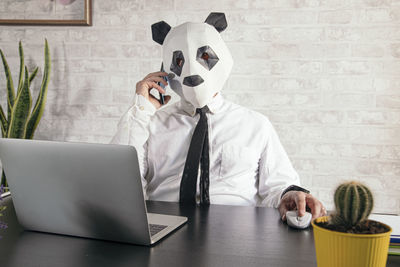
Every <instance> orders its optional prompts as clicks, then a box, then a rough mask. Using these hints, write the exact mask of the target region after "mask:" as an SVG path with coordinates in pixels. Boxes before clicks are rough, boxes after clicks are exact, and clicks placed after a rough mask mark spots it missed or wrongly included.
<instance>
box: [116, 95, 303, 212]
mask: <svg viewBox="0 0 400 267" xmlns="http://www.w3.org/2000/svg"><path fill="white" fill-rule="evenodd" d="M134 102H135V103H134V105H133V106H132V107H130V108H129V110H128V111H127V112H126V113H125V114H124V115H123V116H122V118H121V120H120V122H119V124H118V130H117V132H116V134H115V136H114V137H113V139H112V141H111V143H114V144H125V145H132V146H134V147H135V148H136V150H137V151H138V156H139V165H140V170H141V175H142V182H143V186H144V192H145V196H146V199H149V200H161V201H174V202H178V201H179V189H180V183H181V177H182V173H183V168H184V165H185V161H186V156H187V153H188V150H189V144H190V141H191V138H192V134H193V131H194V129H195V127H196V124H197V122H198V120H199V118H200V116H199V114H196V112H195V108H194V107H193V106H192V105H191V104H190V103H189V102H187V101H185V100H183V99H182V100H181V101H180V102H177V103H174V104H171V105H169V106H166V107H163V108H161V109H159V110H156V108H155V107H154V106H153V105H152V104H151V103H150V101H148V100H147V99H146V98H145V97H144V96H142V95H135V101H134ZM207 106H208V108H209V110H210V112H209V113H207V120H208V137H209V148H210V150H209V155H210V188H209V193H210V203H211V204H229V205H253V206H269V207H278V205H279V202H280V198H281V194H282V192H283V190H284V189H286V188H287V187H288V186H290V185H292V184H295V185H299V177H298V174H297V173H296V171H295V170H294V169H293V167H292V164H291V163H290V160H289V158H288V156H287V154H286V152H285V150H284V149H283V147H282V145H281V143H280V141H279V138H278V136H277V134H276V132H275V129H274V128H273V126H272V125H271V123H270V121H269V120H268V119H267V118H266V117H265V116H264V115H261V114H260V113H258V112H255V111H252V110H249V109H247V108H244V107H241V106H239V105H237V104H234V103H232V102H229V101H227V100H225V99H224V98H223V97H222V95H221V93H218V94H217V96H216V97H214V99H213V101H212V102H211V103H210V104H209V105H207ZM199 176H200V171H199ZM199 180H200V178H198V180H197V184H198V185H199ZM196 195H197V201H199V188H197V194H196Z"/></svg>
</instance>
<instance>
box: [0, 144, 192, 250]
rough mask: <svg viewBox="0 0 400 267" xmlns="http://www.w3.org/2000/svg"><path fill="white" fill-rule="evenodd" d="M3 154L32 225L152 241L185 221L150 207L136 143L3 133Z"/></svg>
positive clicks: (18, 207) (17, 200)
mask: <svg viewBox="0 0 400 267" xmlns="http://www.w3.org/2000/svg"><path fill="white" fill-rule="evenodd" d="M0 159H1V161H2V164H3V167H4V171H5V174H6V177H7V180H8V183H9V186H10V191H11V195H12V199H13V203H14V207H15V211H16V213H17V217H18V221H19V223H20V224H21V225H22V226H23V227H25V228H26V229H29V230H35V231H42V232H49V233H57V234H65V235H72V236H80V237H89V238H97V239H104V240H112V241H119V242H127V243H133V244H140V245H150V244H154V243H155V242H157V241H158V240H160V239H161V238H163V237H164V236H166V235H167V234H169V233H170V232H172V231H173V230H174V229H176V228H178V227H179V226H180V225H182V224H184V223H185V222H186V221H187V218H186V217H180V216H170V215H162V214H154V213H147V209H146V203H145V200H144V196H143V189H142V182H141V178H140V169H139V163H138V156H137V152H136V149H135V148H134V147H132V146H124V145H104V144H87V143H67V142H53V141H37V140H22V139H4V138H0Z"/></svg>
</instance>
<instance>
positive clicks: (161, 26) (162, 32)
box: [151, 21, 171, 45]
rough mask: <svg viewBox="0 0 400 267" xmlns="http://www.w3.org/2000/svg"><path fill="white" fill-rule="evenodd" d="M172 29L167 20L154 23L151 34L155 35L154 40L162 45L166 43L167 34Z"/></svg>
mask: <svg viewBox="0 0 400 267" xmlns="http://www.w3.org/2000/svg"><path fill="white" fill-rule="evenodd" d="M170 30H171V26H169V25H168V23H166V22H165V21H159V22H157V23H154V24H153V25H151V34H152V36H153V40H154V41H156V42H157V43H159V44H160V45H162V44H163V43H164V39H165V36H167V34H168V32H169V31H170Z"/></svg>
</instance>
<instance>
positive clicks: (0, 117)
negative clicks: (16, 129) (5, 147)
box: [0, 106, 8, 138]
mask: <svg viewBox="0 0 400 267" xmlns="http://www.w3.org/2000/svg"><path fill="white" fill-rule="evenodd" d="M0 123H1V136H2V137H4V138H6V137H7V127H8V123H7V119H6V115H4V111H3V108H2V106H0Z"/></svg>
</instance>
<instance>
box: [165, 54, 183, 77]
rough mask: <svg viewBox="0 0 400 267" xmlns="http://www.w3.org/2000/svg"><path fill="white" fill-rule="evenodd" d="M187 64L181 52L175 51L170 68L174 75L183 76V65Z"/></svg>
mask: <svg viewBox="0 0 400 267" xmlns="http://www.w3.org/2000/svg"><path fill="white" fill-rule="evenodd" d="M184 64H185V58H184V57H183V53H182V51H180V50H177V51H174V53H173V54H172V61H171V67H170V68H169V69H170V70H171V71H172V72H173V73H175V74H176V75H178V76H181V73H182V68H183V65H184Z"/></svg>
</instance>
